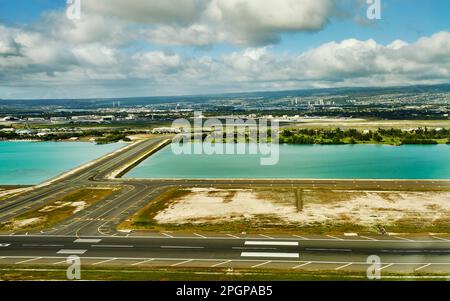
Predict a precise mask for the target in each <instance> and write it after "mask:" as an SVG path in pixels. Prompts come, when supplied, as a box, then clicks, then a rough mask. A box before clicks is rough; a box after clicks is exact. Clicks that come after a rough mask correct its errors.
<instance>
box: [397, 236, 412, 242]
mask: <svg viewBox="0 0 450 301" xmlns="http://www.w3.org/2000/svg"><path fill="white" fill-rule="evenodd" d="M394 237H395V238H397V239H402V240H406V241H414V240H412V239H408V238H404V237H400V236H394Z"/></svg>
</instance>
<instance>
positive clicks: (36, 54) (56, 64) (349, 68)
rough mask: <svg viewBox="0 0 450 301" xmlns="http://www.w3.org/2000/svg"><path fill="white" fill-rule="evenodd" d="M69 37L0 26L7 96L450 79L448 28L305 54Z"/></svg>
mask: <svg viewBox="0 0 450 301" xmlns="http://www.w3.org/2000/svg"><path fill="white" fill-rule="evenodd" d="M65 30H69V31H71V30H75V31H76V30H77V28H69V29H65ZM99 30H100V31H102V29H101V28H100V29H99ZM197 30H198V31H199V32H202V30H204V29H202V28H201V27H200V28H197ZM200 36H201V35H200ZM208 38H209V37H205V38H204V39H205V40H208ZM216 38H221V37H219V36H216ZM69 41H70V39H69V40H67V39H64V37H63V36H61V33H60V32H55V31H54V30H50V29H49V28H47V27H45V29H43V30H41V31H39V30H33V29H30V28H14V27H5V26H0V86H2V88H3V89H2V92H0V97H5V96H7V95H9V96H11V95H13V96H14V97H24V95H28V97H31V96H32V97H44V96H45V97H62V95H63V96H64V94H61V93H62V92H61V89H55V87H64V89H63V90H64V91H63V92H64V93H69V91H70V93H73V94H71V97H100V96H119V95H122V96H132V95H158V94H184V93H203V92H222V91H239V90H263V89H264V90H266V89H270V90H271V89H292V88H310V87H337V86H381V85H403V84H427V83H442V82H448V80H449V78H450V56H449V55H448V54H449V53H450V33H449V32H447V31H443V32H439V33H436V34H434V35H431V36H428V37H422V38H420V39H418V40H417V41H416V42H414V43H406V42H404V41H401V40H396V41H393V42H391V43H390V44H387V45H383V44H379V43H377V42H376V41H375V40H372V39H369V40H357V39H347V40H343V41H340V42H329V43H325V44H322V45H320V46H318V47H316V48H314V49H311V50H309V51H306V52H302V53H294V54H283V53H274V52H273V51H272V50H271V47H249V48H245V49H243V50H240V51H234V52H232V53H225V54H223V55H221V56H215V57H211V56H208V55H198V54H196V55H181V54H179V53H174V52H170V51H161V50H144V49H140V50H130V49H127V48H126V47H125V48H124V47H123V46H124V45H125V46H126V45H127V43H126V42H125V41H126V40H123V41H119V40H115V41H114V42H108V41H110V38H109V37H107V38H106V39H105V40H100V41H97V40H96V39H87V40H84V43H70V42H69ZM199 43H203V42H201V39H200V42H199ZM13 87H14V88H13ZM48 87H52V88H51V89H49V88H48ZM79 87H83V89H79ZM31 91H32V92H31ZM118 91H119V92H118ZM11 93H12V94H11ZM30 93H33V94H32V95H30ZM48 93H55V94H51V95H49V94H48Z"/></svg>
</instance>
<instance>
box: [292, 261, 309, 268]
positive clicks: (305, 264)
mask: <svg viewBox="0 0 450 301" xmlns="http://www.w3.org/2000/svg"><path fill="white" fill-rule="evenodd" d="M311 263H312V262H311V261H308V262H305V263H302V264H299V265H296V266H295V267H293V268H292V269H293V270H295V269H299V268H301V267H304V266H307V265H308V264H311Z"/></svg>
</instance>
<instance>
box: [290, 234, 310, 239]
mask: <svg viewBox="0 0 450 301" xmlns="http://www.w3.org/2000/svg"><path fill="white" fill-rule="evenodd" d="M292 236H294V237H297V238H300V239H303V240H307V238H306V237H303V236H300V235H295V234H294V235H292Z"/></svg>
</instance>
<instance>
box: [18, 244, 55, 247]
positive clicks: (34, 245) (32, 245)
mask: <svg viewBox="0 0 450 301" xmlns="http://www.w3.org/2000/svg"><path fill="white" fill-rule="evenodd" d="M22 247H64V245H40V244H22Z"/></svg>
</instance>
